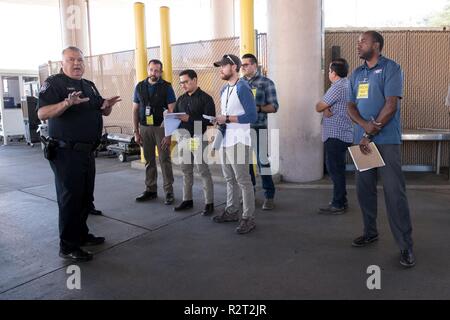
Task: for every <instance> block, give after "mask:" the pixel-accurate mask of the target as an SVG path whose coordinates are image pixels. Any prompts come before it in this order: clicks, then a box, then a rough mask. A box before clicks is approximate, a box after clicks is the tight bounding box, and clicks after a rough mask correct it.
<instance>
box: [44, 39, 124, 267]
mask: <svg viewBox="0 0 450 320" xmlns="http://www.w3.org/2000/svg"><path fill="white" fill-rule="evenodd" d="M84 68H85V66H84V58H83V52H82V51H81V50H80V49H79V48H76V47H68V48H66V49H64V50H63V52H62V69H61V72H60V73H59V74H56V75H52V76H50V77H48V78H47V80H46V81H45V82H44V84H43V85H42V87H41V90H40V93H39V105H38V117H39V119H41V120H48V130H49V137H50V140H49V142H48V144H47V147H46V157H47V158H48V160H49V162H50V166H51V168H52V170H53V172H54V174H55V185H56V194H57V199H58V207H59V233H60V252H59V255H60V257H62V258H66V259H71V260H73V261H88V260H91V259H92V254H91V253H90V252H88V251H85V250H83V249H81V247H82V246H90V245H98V244H101V243H103V242H104V241H105V238H103V237H96V236H94V235H93V234H90V233H89V228H88V226H87V224H86V220H87V217H88V214H89V211H90V209H91V208H92V201H93V193H94V179H95V162H94V159H95V158H94V153H93V151H94V150H95V148H96V147H97V145H98V141H99V139H100V137H101V134H102V128H103V119H102V115H104V116H108V115H109V114H110V113H111V110H112V107H113V106H114V105H115V104H116V103H117V102H119V101H121V100H120V97H118V96H115V97H112V98H109V99H103V98H102V97H101V95H100V93H99V92H98V90H97V88H96V87H95V84H94V83H93V82H91V81H89V80H85V79H83V78H82V77H83V74H84Z"/></svg>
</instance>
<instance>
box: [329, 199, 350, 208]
mask: <svg viewBox="0 0 450 320" xmlns="http://www.w3.org/2000/svg"><path fill="white" fill-rule="evenodd" d="M332 204H333V201H330V202H328V205H329V206H331V205H332ZM344 209H345V210H347V209H348V201H345V202H344Z"/></svg>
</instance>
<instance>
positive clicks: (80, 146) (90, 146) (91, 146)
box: [57, 140, 98, 152]
mask: <svg viewBox="0 0 450 320" xmlns="http://www.w3.org/2000/svg"><path fill="white" fill-rule="evenodd" d="M57 143H58V147H60V148H64V149H70V150H74V151H80V152H92V151H94V150H95V149H96V148H97V146H98V144H97V143H81V142H65V141H60V140H58V141H57Z"/></svg>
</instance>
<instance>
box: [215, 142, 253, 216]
mask: <svg viewBox="0 0 450 320" xmlns="http://www.w3.org/2000/svg"><path fill="white" fill-rule="evenodd" d="M221 153H222V155H221V156H222V171H223V176H224V177H225V180H226V181H227V207H226V210H227V211H228V212H230V213H232V212H237V211H238V210H239V207H240V205H239V192H241V193H242V205H243V211H242V217H243V218H245V219H248V218H253V217H254V215H255V193H254V191H253V184H252V180H251V178H250V173H249V170H248V166H249V164H250V147H249V146H246V145H244V144H241V143H238V144H236V145H234V146H232V147H228V148H222V149H221Z"/></svg>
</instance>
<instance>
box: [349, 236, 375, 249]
mask: <svg viewBox="0 0 450 320" xmlns="http://www.w3.org/2000/svg"><path fill="white" fill-rule="evenodd" d="M377 240H378V235H376V236H371V237H368V236H361V237H358V238H356V239H355V240H353V242H352V246H354V247H365V246H367V245H368V244H371V243H372V242H375V241H377Z"/></svg>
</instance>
